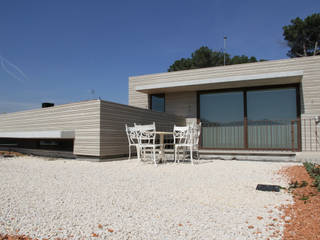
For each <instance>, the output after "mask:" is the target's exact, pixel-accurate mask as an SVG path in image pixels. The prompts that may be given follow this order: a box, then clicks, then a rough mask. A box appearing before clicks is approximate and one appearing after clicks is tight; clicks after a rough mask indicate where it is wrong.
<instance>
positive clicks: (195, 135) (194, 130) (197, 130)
mask: <svg viewBox="0 0 320 240" xmlns="http://www.w3.org/2000/svg"><path fill="white" fill-rule="evenodd" d="M190 132H191V137H192V142H191V144H192V151H191V150H190V157H191V161H193V156H192V153H194V152H197V158H198V159H197V160H198V161H199V160H200V151H199V139H200V135H201V122H200V123H199V124H197V123H194V124H191V125H190Z"/></svg>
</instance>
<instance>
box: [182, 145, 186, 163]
mask: <svg viewBox="0 0 320 240" xmlns="http://www.w3.org/2000/svg"><path fill="white" fill-rule="evenodd" d="M186 150H187V149H186V147H182V151H183V161H185V160H186Z"/></svg>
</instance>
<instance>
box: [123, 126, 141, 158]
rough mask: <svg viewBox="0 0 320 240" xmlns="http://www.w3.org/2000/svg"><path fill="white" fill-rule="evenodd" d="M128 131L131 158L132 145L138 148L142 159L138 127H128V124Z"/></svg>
mask: <svg viewBox="0 0 320 240" xmlns="http://www.w3.org/2000/svg"><path fill="white" fill-rule="evenodd" d="M126 133H127V137H128V143H129V160H130V159H131V147H135V148H136V150H137V156H138V159H139V160H140V148H139V135H138V131H137V128H136V127H128V125H127V124H126Z"/></svg>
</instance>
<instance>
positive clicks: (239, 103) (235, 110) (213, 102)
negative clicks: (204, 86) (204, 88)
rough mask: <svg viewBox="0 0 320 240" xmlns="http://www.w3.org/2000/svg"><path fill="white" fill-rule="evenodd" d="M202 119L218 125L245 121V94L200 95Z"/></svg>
mask: <svg viewBox="0 0 320 240" xmlns="http://www.w3.org/2000/svg"><path fill="white" fill-rule="evenodd" d="M200 119H201V121H203V122H216V123H228V122H236V121H243V93H242V92H224V93H205V94H200Z"/></svg>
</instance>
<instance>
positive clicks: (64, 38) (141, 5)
mask: <svg viewBox="0 0 320 240" xmlns="http://www.w3.org/2000/svg"><path fill="white" fill-rule="evenodd" d="M319 12H320V1H319V0H304V1H301V0H281V1H278V0H269V1H262V0H261V1H257V0H252V1H250V0H248V1H245V0H243V1H237V0H234V1H227V0H210V1H209V0H208V1H207V0H204V1H201V0H197V1H188V0H183V1H182V0H181V1H174V0H161V1H152V0H144V1H139V0H135V1H132V0H131V1H121V0H118V1H102V0H101V1H98V0H95V1H89V0H88V1H71V0H68V1H62V0H55V1H44V0H39V1H31V0H26V1H19V0H2V1H0V31H1V32H0V55H1V56H2V57H4V58H6V59H7V60H9V61H10V62H11V63H13V64H15V65H16V66H18V67H19V69H21V70H22V71H23V72H24V74H25V75H26V77H24V76H23V75H22V74H21V73H19V71H18V70H17V69H15V68H14V67H13V66H12V65H11V66H10V65H9V64H8V63H6V65H5V67H6V68H7V70H9V72H11V73H13V74H14V76H18V79H17V78H14V77H13V76H12V74H11V75H10V74H9V73H8V72H7V71H5V69H3V67H1V68H0V82H1V88H0V91H1V92H0V113H2V112H14V111H18V110H24V109H30V108H37V107H39V106H40V104H41V102H44V101H49V102H54V103H56V104H62V103H68V102H74V101H80V100H86V99H92V98H97V97H101V98H102V99H105V100H110V101H115V102H120V103H124V104H126V103H127V102H128V96H127V95H128V77H129V76H133V75H142V74H149V73H158V72H166V71H167V69H168V67H169V66H170V64H171V63H173V62H174V60H176V59H179V58H181V57H189V56H190V54H191V52H193V51H194V50H195V49H197V48H199V47H200V46H203V45H206V46H208V47H210V48H212V49H214V50H221V49H222V47H223V36H224V35H226V36H227V37H228V42H227V52H228V53H230V54H232V55H238V54H245V55H248V56H256V57H257V58H264V59H269V60H272V59H282V58H286V57H287V56H286V53H287V51H288V49H287V47H286V46H285V44H284V41H283V37H282V26H284V25H287V24H289V23H290V20H291V19H292V18H295V17H297V16H299V17H302V18H304V17H305V16H308V15H310V14H312V13H319ZM0 66H1V65H0ZM92 89H93V90H94V93H93V92H92Z"/></svg>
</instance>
